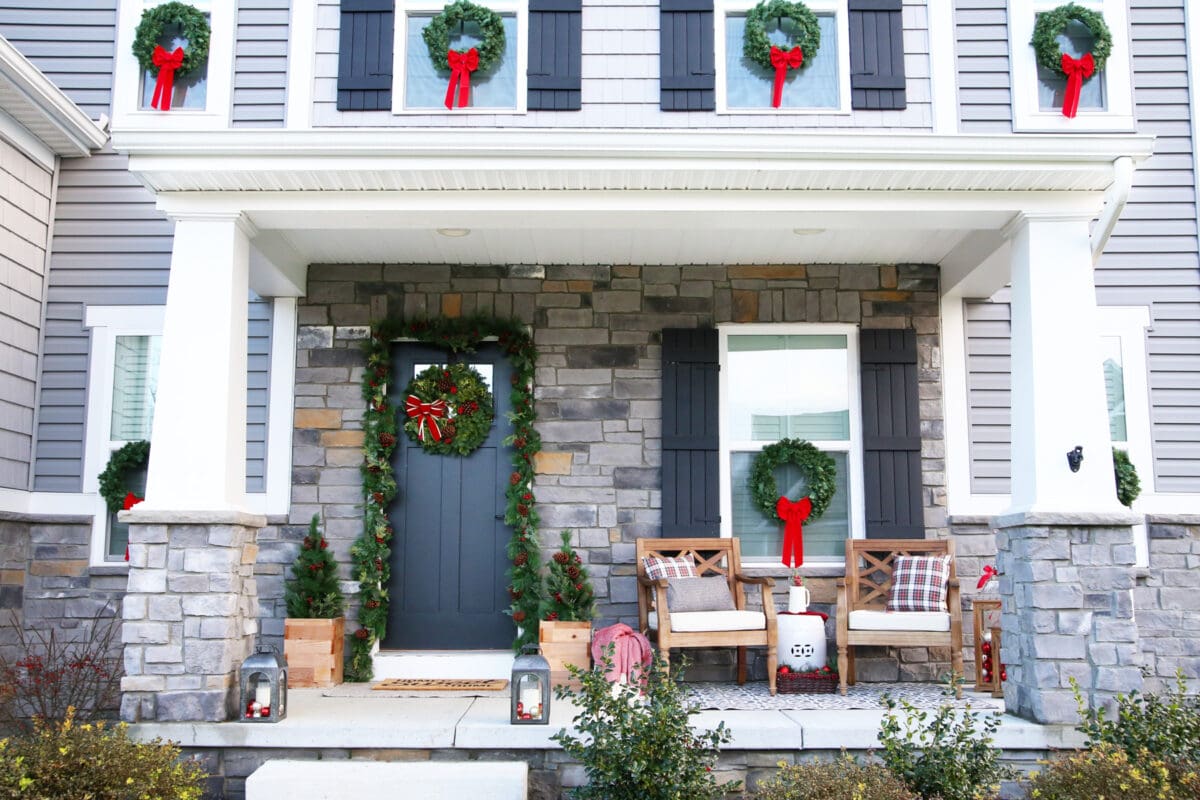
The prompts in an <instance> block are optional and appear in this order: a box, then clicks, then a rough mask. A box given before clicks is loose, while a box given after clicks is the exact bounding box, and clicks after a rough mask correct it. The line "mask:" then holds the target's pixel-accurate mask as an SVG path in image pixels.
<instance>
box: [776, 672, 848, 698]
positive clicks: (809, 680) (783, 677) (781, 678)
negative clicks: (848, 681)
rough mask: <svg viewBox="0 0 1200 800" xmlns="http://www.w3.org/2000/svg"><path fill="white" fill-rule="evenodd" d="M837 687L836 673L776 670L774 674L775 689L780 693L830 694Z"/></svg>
mask: <svg viewBox="0 0 1200 800" xmlns="http://www.w3.org/2000/svg"><path fill="white" fill-rule="evenodd" d="M837 688H838V676H837V673H832V672H831V673H829V674H828V675H806V674H804V673H797V672H778V673H776V674H775V691H777V692H779V693H780V694H832V693H833V692H834V691H835V690H836V689H837Z"/></svg>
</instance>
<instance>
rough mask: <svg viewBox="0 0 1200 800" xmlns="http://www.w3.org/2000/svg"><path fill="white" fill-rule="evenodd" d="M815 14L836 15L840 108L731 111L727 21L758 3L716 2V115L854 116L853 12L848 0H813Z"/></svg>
mask: <svg viewBox="0 0 1200 800" xmlns="http://www.w3.org/2000/svg"><path fill="white" fill-rule="evenodd" d="M806 5H807V6H808V7H809V9H810V10H811V11H812V12H813V13H814V14H830V13H832V14H834V15H835V17H836V20H837V36H838V42H837V44H838V66H837V76H838V107H837V108H770V107H768V108H729V107H728V105H727V103H726V95H727V91H726V79H727V77H728V76H727V75H726V73H725V17H726V15H728V14H736V13H741V12H745V11H749V10H750V9H752V8H754V6H755V0H714V3H713V48H714V50H715V52H714V56H713V57H714V61H715V64H716V70H717V81H716V84H717V85H716V107H717V110H716V113H718V114H751V115H775V116H778V115H784V114H786V115H790V116H795V115H801V116H804V115H809V116H811V115H813V114H824V115H827V116H833V115H837V114H846V115H849V114H850V12H849V11H848V5H847V3H846V0H810V2H808V3H806Z"/></svg>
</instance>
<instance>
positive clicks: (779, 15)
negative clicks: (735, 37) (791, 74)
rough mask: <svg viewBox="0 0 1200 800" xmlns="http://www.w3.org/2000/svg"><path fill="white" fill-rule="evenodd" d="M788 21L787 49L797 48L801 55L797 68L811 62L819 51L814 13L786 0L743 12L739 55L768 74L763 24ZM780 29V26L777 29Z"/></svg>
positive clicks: (770, 69) (766, 0)
mask: <svg viewBox="0 0 1200 800" xmlns="http://www.w3.org/2000/svg"><path fill="white" fill-rule="evenodd" d="M784 18H787V19H790V20H791V21H792V23H793V24H794V25H795V30H794V31H793V32H792V33H791V34H790V35H789V36H788V45H789V46H790V47H799V48H800V52H801V53H803V54H804V61H803V63H802V64H801V65H800V66H801V68H804V67H807V66H808V65H809V64H810V63H812V59H813V57H814V56H816V54H817V50H819V49H820V48H821V26H820V24H819V23H818V22H817V15H816V14H814V13H813V12H812V11H811V10H810V9H809V7H808V6H806V5H804V3H789V2H788V0H764V2H761V3H759V4H758V5H756V6H755V7H754V8H752V9H750V11H749V12H747V13H746V31H745V33H743V34H742V55H744V56H745V57H746V58H748V59H750V60H751V61H753V62H754V63H755V64H758V65H759V66H760V67H762V68H763V69H765V70H767V71H768V72H774V71H775V68H774V67H773V66H771V40H770V39H768V38H767V21H768V20H772V19H773V20H779V21H782V20H783V19H784ZM780 27H782V25H781V26H780Z"/></svg>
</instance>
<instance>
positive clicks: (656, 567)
mask: <svg viewBox="0 0 1200 800" xmlns="http://www.w3.org/2000/svg"><path fill="white" fill-rule="evenodd" d="M642 563H643V564H645V565H646V577H647V578H649V579H650V580H652V581H656V580H659V579H660V578H694V577H696V562H695V561H693V560H692V557H691V556H690V555H688V556H678V557H675V558H672V557H663V556H643V557H642Z"/></svg>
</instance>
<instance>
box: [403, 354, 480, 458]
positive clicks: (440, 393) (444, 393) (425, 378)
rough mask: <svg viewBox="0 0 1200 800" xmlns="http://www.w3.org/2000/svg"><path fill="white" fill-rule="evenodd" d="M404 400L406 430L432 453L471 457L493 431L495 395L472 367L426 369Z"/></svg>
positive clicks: (445, 366)
mask: <svg viewBox="0 0 1200 800" xmlns="http://www.w3.org/2000/svg"><path fill="white" fill-rule="evenodd" d="M403 399H404V411H403V413H404V416H405V421H404V431H405V432H406V433H407V434H408V438H409V439H412V440H413V441H414V442H416V443H418V444H420V445H421V447H422V448H423V449H425V450H426V451H428V452H430V453H437V454H439V455H460V456H466V455H470V454H471V453H473V452H475V450H477V449H478V448H479V446H480V445H481V444H483V442H484V440H485V439H487V437H488V433H490V432H491V430H492V421H493V419H494V417H495V413H496V412H495V406H494V403H493V401H492V393H491V392H490V391H488V388H487V384H486V383H485V382H484V380H483V376H482V375H480V374H479V373H478V372H477V371H476V370H475V369H474V368H473V367H471V366H470V365H469V364H463V363H461V362H458V363H454V364H445V365H434V366H432V367H428V368H426V369H424V370H422V371H421V373H420V374H419V375H417V377H415V378H413V379H412V381H410V382H409V384H408V388H406V389H405V390H404V397H403Z"/></svg>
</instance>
